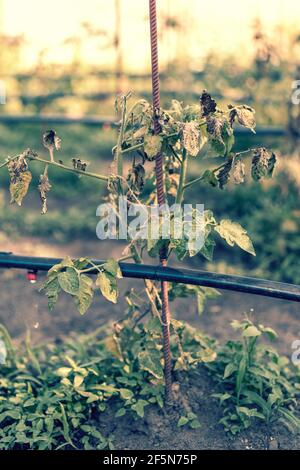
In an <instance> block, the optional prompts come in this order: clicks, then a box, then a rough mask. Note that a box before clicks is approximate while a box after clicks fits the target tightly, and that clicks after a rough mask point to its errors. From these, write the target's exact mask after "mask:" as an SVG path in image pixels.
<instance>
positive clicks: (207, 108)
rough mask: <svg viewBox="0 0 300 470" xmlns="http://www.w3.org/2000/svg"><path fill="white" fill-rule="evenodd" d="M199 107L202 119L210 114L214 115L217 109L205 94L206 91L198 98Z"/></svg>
mask: <svg viewBox="0 0 300 470" xmlns="http://www.w3.org/2000/svg"><path fill="white" fill-rule="evenodd" d="M200 106H201V115H202V117H207V116H209V115H210V114H212V113H214V112H215V111H216V109H217V103H216V102H215V100H214V99H212V97H211V96H210V94H209V93H207V91H206V90H203V93H202V95H201V96H200Z"/></svg>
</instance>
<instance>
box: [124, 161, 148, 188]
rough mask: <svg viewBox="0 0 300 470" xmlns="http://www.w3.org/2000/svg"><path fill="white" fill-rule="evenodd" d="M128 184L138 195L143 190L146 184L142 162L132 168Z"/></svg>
mask: <svg viewBox="0 0 300 470" xmlns="http://www.w3.org/2000/svg"><path fill="white" fill-rule="evenodd" d="M127 184H128V186H129V188H130V192H133V193H134V194H136V195H138V194H140V192H141V191H142V189H143V187H144V184H145V168H144V167H143V165H142V164H141V163H139V164H137V165H134V166H133V167H132V168H130V170H129V172H128V176H127Z"/></svg>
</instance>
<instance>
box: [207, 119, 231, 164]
mask: <svg viewBox="0 0 300 470" xmlns="http://www.w3.org/2000/svg"><path fill="white" fill-rule="evenodd" d="M206 129H207V133H208V145H209V146H210V149H209V150H208V152H207V156H208V157H218V156H226V155H228V154H229V153H230V151H231V149H232V146H233V144H234V135H233V130H232V128H231V127H230V124H229V122H228V121H227V119H226V117H225V116H224V114H223V113H221V112H219V113H218V115H217V116H215V115H214V116H209V117H207V119H206Z"/></svg>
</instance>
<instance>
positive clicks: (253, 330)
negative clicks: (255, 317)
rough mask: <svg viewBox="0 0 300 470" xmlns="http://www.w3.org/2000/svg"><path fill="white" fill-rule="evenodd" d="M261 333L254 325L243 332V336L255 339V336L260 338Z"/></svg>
mask: <svg viewBox="0 0 300 470" xmlns="http://www.w3.org/2000/svg"><path fill="white" fill-rule="evenodd" d="M260 335H261V331H259V329H258V328H256V326H254V325H250V326H248V327H247V328H246V329H245V330H244V331H243V336H244V337H246V338H248V337H255V336H260Z"/></svg>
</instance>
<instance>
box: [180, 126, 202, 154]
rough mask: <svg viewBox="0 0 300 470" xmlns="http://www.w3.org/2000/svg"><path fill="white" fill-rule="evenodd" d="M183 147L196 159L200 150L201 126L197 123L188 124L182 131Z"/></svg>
mask: <svg viewBox="0 0 300 470" xmlns="http://www.w3.org/2000/svg"><path fill="white" fill-rule="evenodd" d="M182 137H183V147H184V148H185V149H186V151H187V152H188V153H189V154H190V155H191V156H192V157H196V156H197V155H198V153H199V150H200V131H199V124H198V123H197V122H195V121H192V122H186V123H185V124H184V125H183V129H182Z"/></svg>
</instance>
